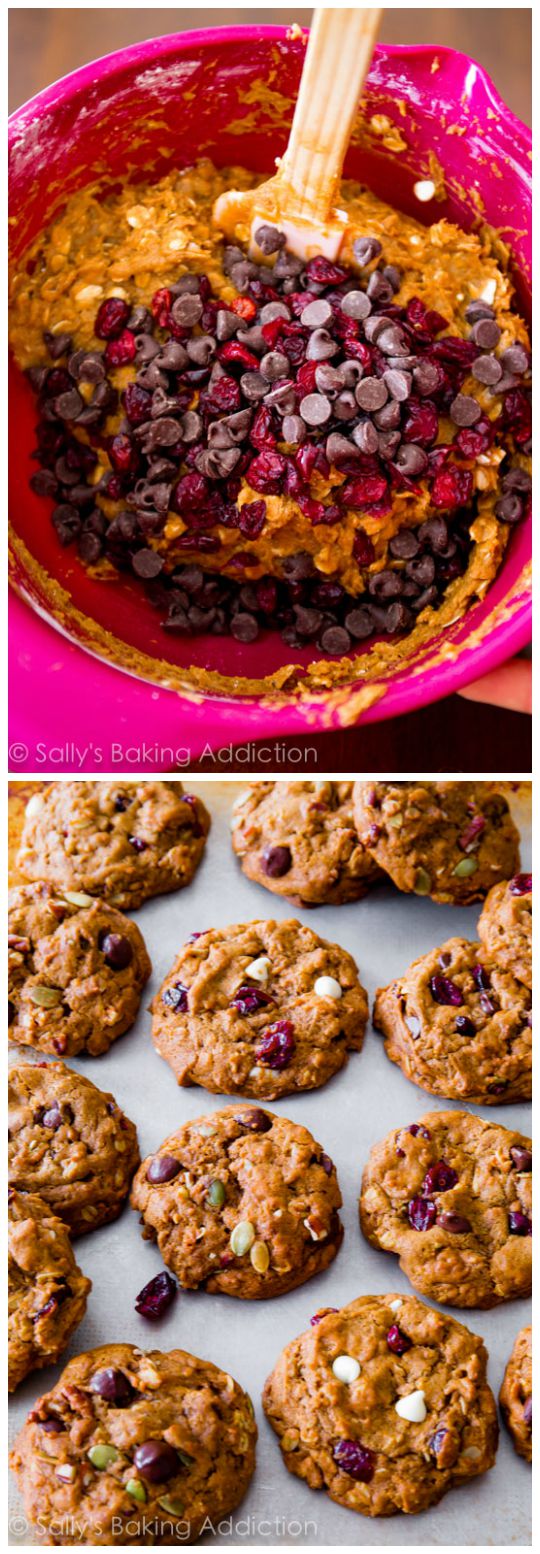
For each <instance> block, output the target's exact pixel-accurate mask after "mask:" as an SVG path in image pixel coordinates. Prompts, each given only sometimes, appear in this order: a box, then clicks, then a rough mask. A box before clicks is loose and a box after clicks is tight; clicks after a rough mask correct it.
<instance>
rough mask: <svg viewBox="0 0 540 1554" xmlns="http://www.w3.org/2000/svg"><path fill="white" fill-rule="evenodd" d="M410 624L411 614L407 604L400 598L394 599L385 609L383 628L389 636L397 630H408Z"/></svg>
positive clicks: (393, 634)
mask: <svg viewBox="0 0 540 1554" xmlns="http://www.w3.org/2000/svg"><path fill="white" fill-rule="evenodd" d="M411 624H412V616H411V612H410V610H408V609H407V605H406V604H403V601H402V600H401V599H395V600H394V602H393V604H390V605H389V607H388V609H387V611H386V621H385V630H386V631H387V632H388V633H389V635H390V636H391V637H394V636H395V635H396V633H397V632H398V631H408V630H409V628H410V626H411Z"/></svg>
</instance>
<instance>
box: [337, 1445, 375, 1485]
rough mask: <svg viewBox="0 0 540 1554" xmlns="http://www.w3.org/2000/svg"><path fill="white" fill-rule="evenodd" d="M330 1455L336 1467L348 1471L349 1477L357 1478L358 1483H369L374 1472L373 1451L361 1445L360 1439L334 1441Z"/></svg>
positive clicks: (344, 1471)
mask: <svg viewBox="0 0 540 1554" xmlns="http://www.w3.org/2000/svg"><path fill="white" fill-rule="evenodd" d="M332 1456H333V1458H334V1462H337V1465H338V1468H341V1470H342V1472H343V1473H348V1474H349V1477H350V1478H355V1479H358V1482H359V1483H360V1484H370V1483H371V1480H372V1478H373V1474H374V1472H375V1461H376V1458H375V1452H372V1451H370V1450H369V1448H368V1447H367V1446H362V1443H361V1441H336V1444H335V1446H334V1447H333V1448H332Z"/></svg>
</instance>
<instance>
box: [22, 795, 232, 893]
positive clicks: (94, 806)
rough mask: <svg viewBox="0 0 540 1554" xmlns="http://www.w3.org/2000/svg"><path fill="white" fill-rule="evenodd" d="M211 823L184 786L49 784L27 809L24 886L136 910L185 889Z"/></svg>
mask: <svg viewBox="0 0 540 1554" xmlns="http://www.w3.org/2000/svg"><path fill="white" fill-rule="evenodd" d="M209 826H210V817H209V815H208V813H207V811H206V809H205V807H204V804H203V803H202V802H201V799H197V798H195V797H194V795H193V794H192V793H184V789H183V786H182V783H181V782H125V781H123V780H121V779H119V780H118V782H82V781H81V782H78V781H77V782H52V783H50V784H49V785H48V787H45V788H44V790H43V792H42V793H37V794H33V796H32V798H31V799H30V800H29V803H28V805H27V808H26V819H25V823H24V829H23V835H22V841H21V847H20V850H19V856H18V864H19V867H20V869H21V871H22V873H23V875H24V877H25V879H28V880H48V881H49V883H50V884H51V885H54V887H55V889H56V890H58V891H62V890H64V891H65V890H76V891H83V892H85V891H88V893H89V895H91V896H101V897H102V898H103V899H104V900H105V901H108V902H110V903H111V905H112V906H117V907H125V908H130V907H131V908H134V907H139V906H141V904H142V902H143V901H147V900H148V899H149V897H151V896H162V895H164V894H165V893H166V892H167V891H169V890H180V889H181V888H182V886H183V885H189V883H190V881H191V880H192V879H193V875H194V873H195V870H196V868H197V865H198V864H199V863H200V860H201V857H202V854H203V852H204V845H205V841H206V837H207V834H208V830H209Z"/></svg>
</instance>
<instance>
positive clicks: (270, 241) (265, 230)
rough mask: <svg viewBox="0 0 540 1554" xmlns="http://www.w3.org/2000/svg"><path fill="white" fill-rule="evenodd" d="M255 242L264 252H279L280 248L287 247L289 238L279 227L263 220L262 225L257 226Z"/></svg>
mask: <svg viewBox="0 0 540 1554" xmlns="http://www.w3.org/2000/svg"><path fill="white" fill-rule="evenodd" d="M255 242H256V244H257V248H260V250H261V253H262V254H277V253H278V252H279V250H280V248H285V245H286V242H287V238H286V236H285V233H284V232H280V231H279V228H278V227H272V226H271V225H270V223H269V222H263V225H262V227H257V231H256V233H255Z"/></svg>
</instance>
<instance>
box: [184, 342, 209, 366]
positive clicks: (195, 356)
mask: <svg viewBox="0 0 540 1554" xmlns="http://www.w3.org/2000/svg"><path fill="white" fill-rule="evenodd" d="M215 349H216V342H215V340H214V339H213V337H212V335H196V337H195V339H194V340H188V342H187V345H186V351H187V354H188V358H189V361H190V362H195V365H196V366H197V367H207V366H208V363H209V362H210V361H211V360H212V357H213V355H214V351H215Z"/></svg>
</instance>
